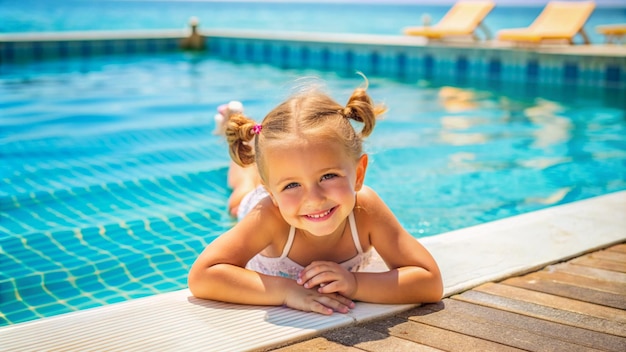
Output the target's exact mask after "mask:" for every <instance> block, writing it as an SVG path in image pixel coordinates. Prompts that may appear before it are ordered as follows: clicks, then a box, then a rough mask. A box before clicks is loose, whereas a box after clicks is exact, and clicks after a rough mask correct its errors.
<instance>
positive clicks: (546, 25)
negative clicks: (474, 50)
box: [498, 1, 596, 44]
mask: <svg viewBox="0 0 626 352" xmlns="http://www.w3.org/2000/svg"><path fill="white" fill-rule="evenodd" d="M595 6H596V5H595V3H594V2H593V1H584V2H566V1H550V2H548V4H547V5H546V7H545V8H544V9H543V11H541V13H540V14H539V16H537V18H536V19H535V20H534V21H533V23H532V24H531V25H530V26H529V27H527V28H513V29H503V30H500V31H498V39H499V40H509V41H514V42H530V43H539V42H542V41H544V40H566V41H567V42H568V43H570V44H573V43H574V41H573V40H574V37H575V36H576V34H578V33H580V35H581V36H582V38H583V41H584V42H585V44H589V37H587V34H586V33H585V31H584V28H583V26H584V25H585V22H587V19H588V18H589V16H591V13H592V12H593V10H594V8H595Z"/></svg>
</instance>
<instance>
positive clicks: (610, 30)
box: [596, 23, 626, 44]
mask: <svg viewBox="0 0 626 352" xmlns="http://www.w3.org/2000/svg"><path fill="white" fill-rule="evenodd" d="M596 31H597V32H598V33H600V34H603V35H604V37H605V38H606V43H607V44H610V43H612V42H613V39H615V41H616V42H620V41H622V39H623V38H626V23H624V24H606V25H601V26H597V27H596Z"/></svg>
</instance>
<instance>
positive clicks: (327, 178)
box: [322, 174, 337, 181]
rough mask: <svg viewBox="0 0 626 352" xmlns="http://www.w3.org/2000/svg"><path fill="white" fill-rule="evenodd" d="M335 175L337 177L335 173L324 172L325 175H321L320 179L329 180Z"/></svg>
mask: <svg viewBox="0 0 626 352" xmlns="http://www.w3.org/2000/svg"><path fill="white" fill-rule="evenodd" d="M335 177H337V175H336V174H326V175H324V176H322V181H324V180H330V179H331V178H335Z"/></svg>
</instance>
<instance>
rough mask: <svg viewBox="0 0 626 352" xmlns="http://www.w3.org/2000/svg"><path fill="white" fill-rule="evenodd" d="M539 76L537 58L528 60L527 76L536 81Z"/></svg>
mask: <svg viewBox="0 0 626 352" xmlns="http://www.w3.org/2000/svg"><path fill="white" fill-rule="evenodd" d="M537 76H539V62H538V61H537V60H532V61H528V63H527V64H526V78H527V79H528V80H529V81H532V82H534V81H535V80H537Z"/></svg>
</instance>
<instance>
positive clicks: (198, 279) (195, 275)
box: [187, 267, 209, 298]
mask: <svg viewBox="0 0 626 352" xmlns="http://www.w3.org/2000/svg"><path fill="white" fill-rule="evenodd" d="M203 276H204V275H202V271H201V270H198V269H195V268H193V267H192V268H191V270H190V271H189V274H188V275H187V287H189V291H190V292H191V294H192V295H193V296H194V297H197V298H208V296H209V295H208V292H206V286H207V285H206V279H205V278H204V277H203Z"/></svg>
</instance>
